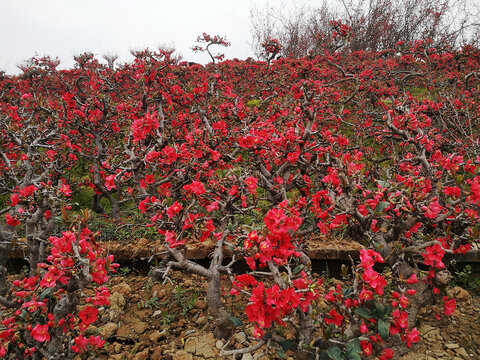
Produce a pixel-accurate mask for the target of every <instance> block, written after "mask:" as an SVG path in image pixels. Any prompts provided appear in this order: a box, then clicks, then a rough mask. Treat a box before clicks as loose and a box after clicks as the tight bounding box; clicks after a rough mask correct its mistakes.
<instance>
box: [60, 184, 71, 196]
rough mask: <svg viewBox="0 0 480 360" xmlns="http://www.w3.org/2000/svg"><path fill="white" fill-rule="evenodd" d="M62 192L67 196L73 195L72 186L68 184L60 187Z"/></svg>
mask: <svg viewBox="0 0 480 360" xmlns="http://www.w3.org/2000/svg"><path fill="white" fill-rule="evenodd" d="M60 192H61V193H63V194H65V196H70V195H72V189H70V185H68V184H62V186H61V187H60Z"/></svg>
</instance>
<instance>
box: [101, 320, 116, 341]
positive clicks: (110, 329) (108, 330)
mask: <svg viewBox="0 0 480 360" xmlns="http://www.w3.org/2000/svg"><path fill="white" fill-rule="evenodd" d="M117 328H118V326H117V324H115V323H113V322H109V323H107V324H105V325H103V326H102V327H101V328H100V335H102V337H103V338H104V339H108V338H109V337H111V336H112V335H113V334H115V331H116V330H117Z"/></svg>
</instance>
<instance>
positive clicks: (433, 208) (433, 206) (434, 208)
mask: <svg viewBox="0 0 480 360" xmlns="http://www.w3.org/2000/svg"><path fill="white" fill-rule="evenodd" d="M442 209H443V208H442V206H441V205H440V204H439V203H438V201H437V200H435V201H433V202H431V203H430V204H429V205H428V207H427V206H423V207H422V210H423V211H425V217H426V218H429V219H432V220H433V219H436V218H437V216H438V214H440V213H441V211H442Z"/></svg>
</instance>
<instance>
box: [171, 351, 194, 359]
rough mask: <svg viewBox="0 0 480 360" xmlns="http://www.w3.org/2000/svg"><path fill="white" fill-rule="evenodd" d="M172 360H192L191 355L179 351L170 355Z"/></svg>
mask: <svg viewBox="0 0 480 360" xmlns="http://www.w3.org/2000/svg"><path fill="white" fill-rule="evenodd" d="M172 360H193V355H192V354H189V353H188V352H186V351H183V350H180V351H177V352H175V353H174V354H173V355H172Z"/></svg>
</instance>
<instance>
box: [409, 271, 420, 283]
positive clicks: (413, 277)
mask: <svg viewBox="0 0 480 360" xmlns="http://www.w3.org/2000/svg"><path fill="white" fill-rule="evenodd" d="M416 283H418V278H417V274H415V273H413V274H412V276H410V277H409V278H408V280H407V284H416Z"/></svg>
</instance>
